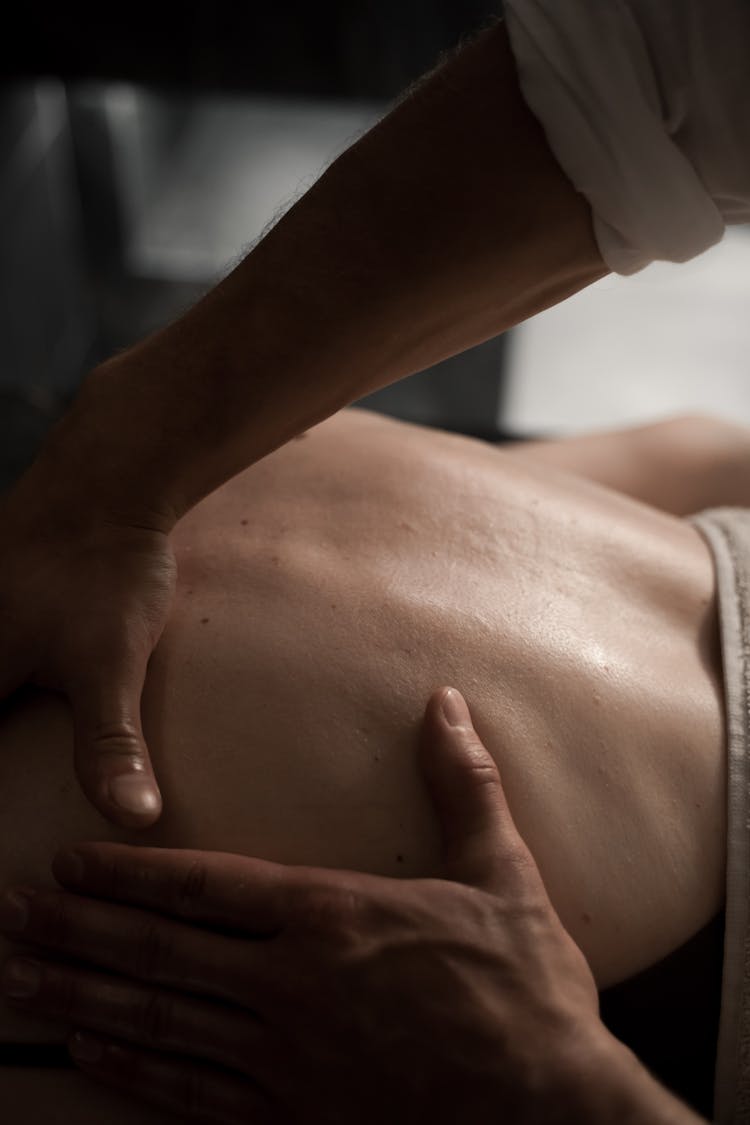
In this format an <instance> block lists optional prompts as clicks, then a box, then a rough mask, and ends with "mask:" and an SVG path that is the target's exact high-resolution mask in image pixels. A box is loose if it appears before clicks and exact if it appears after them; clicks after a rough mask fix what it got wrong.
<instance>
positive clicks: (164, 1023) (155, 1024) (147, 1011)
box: [133, 992, 174, 1046]
mask: <svg viewBox="0 0 750 1125" xmlns="http://www.w3.org/2000/svg"><path fill="white" fill-rule="evenodd" d="M133 1024H134V1027H135V1031H136V1034H138V1035H139V1036H140V1037H142V1038H143V1041H144V1042H145V1043H149V1044H151V1045H152V1046H160V1045H165V1046H166V1045H168V1044H169V1043H170V1042H171V1038H172V1029H173V1026H174V1003H173V1001H172V998H171V997H170V996H169V995H168V994H167V993H165V992H148V993H146V994H145V995H144V996H143V998H142V999H141V1000H139V1001H138V1003H137V1005H136V1007H135V1010H134V1012H133Z"/></svg>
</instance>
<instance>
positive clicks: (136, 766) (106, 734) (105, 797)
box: [69, 652, 161, 828]
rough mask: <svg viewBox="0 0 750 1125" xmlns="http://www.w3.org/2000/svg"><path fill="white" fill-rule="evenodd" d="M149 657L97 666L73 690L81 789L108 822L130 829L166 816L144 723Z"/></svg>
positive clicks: (125, 658)
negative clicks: (145, 688) (162, 814)
mask: <svg viewBox="0 0 750 1125" xmlns="http://www.w3.org/2000/svg"><path fill="white" fill-rule="evenodd" d="M149 656H150V652H139V653H131V654H129V655H123V656H122V657H121V658H120V659H119V660H114V661H113V662H112V663H111V664H108V665H106V666H101V667H95V668H94V669H92V671H91V673H90V674H88V675H86V676H85V677H79V678H78V680H77V682H76V683H75V685H74V686H73V688H72V689H71V690H70V692H69V694H70V701H71V705H72V708H73V723H74V738H75V764H76V772H77V774H78V779H79V781H80V783H81V787H82V788H83V791H84V793H85V794H86V796H87V797H88V798H89V800H90V801H91V802H92V804H93V805H95V806H96V808H97V809H98V810H99V812H101V813H102V815H103V816H105V817H106V818H107V820H111V821H113V822H114V823H115V824H120V825H122V826H123V827H126V828H147V827H149V825H151V824H153V823H154V822H155V821H157V820H158V819H159V816H160V815H161V794H160V793H159V787H158V785H157V783H156V778H155V777H154V771H153V768H152V766H151V759H150V757H149V752H148V748H147V746H146V740H145V738H144V736H143V729H142V727H141V695H142V693H143V684H144V681H145V678H146V667H147V664H148V658H149Z"/></svg>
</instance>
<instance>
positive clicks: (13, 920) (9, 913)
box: [0, 891, 29, 934]
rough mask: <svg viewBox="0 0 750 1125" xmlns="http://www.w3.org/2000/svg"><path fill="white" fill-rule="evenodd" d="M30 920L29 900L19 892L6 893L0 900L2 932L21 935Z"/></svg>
mask: <svg viewBox="0 0 750 1125" xmlns="http://www.w3.org/2000/svg"><path fill="white" fill-rule="evenodd" d="M28 920H29V900H28V898H27V897H26V895H23V894H19V893H18V891H6V892H5V894H4V895H3V897H2V898H1V899H0V930H3V931H4V932H5V933H6V934H20V933H21V931H22V930H25V929H26V923H27V922H28Z"/></svg>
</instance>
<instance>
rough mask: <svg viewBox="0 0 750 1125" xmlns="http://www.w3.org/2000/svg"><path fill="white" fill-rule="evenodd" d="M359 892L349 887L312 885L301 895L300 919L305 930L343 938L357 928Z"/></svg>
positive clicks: (359, 909) (359, 912) (359, 910)
mask: <svg viewBox="0 0 750 1125" xmlns="http://www.w3.org/2000/svg"><path fill="white" fill-rule="evenodd" d="M360 914H361V908H360V901H359V896H358V895H357V894H356V892H355V891H354V890H353V889H352V888H350V887H336V886H325V887H313V888H311V889H310V890H309V891H308V892H307V894H306V895H305V896H304V897H303V900H302V903H301V921H302V923H303V926H304V928H305V929H306V930H307V932H308V933H315V934H320V935H324V936H326V937H328V938H329V939H331V938H334V937H338V938H342V937H344V936H345V935H347V934H351V933H352V931H354V930H356V929H357V923H358V919H359V917H360Z"/></svg>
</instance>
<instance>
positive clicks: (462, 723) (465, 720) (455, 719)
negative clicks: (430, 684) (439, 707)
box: [443, 688, 471, 727]
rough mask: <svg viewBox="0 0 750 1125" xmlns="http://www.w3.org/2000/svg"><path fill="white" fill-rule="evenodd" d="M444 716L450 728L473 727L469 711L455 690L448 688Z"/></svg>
mask: <svg viewBox="0 0 750 1125" xmlns="http://www.w3.org/2000/svg"><path fill="white" fill-rule="evenodd" d="M443 714H444V715H445V721H446V722H447V724H448V726H449V727H466V726H470V725H471V716H470V714H469V709H468V707H467V706H466V704H465V703H464V701H463V698H462V697H461V696H460V695H459V693H458V692H457V691H456V690H455V688H448V690H447V691H446V692H445V694H444V695H443Z"/></svg>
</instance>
